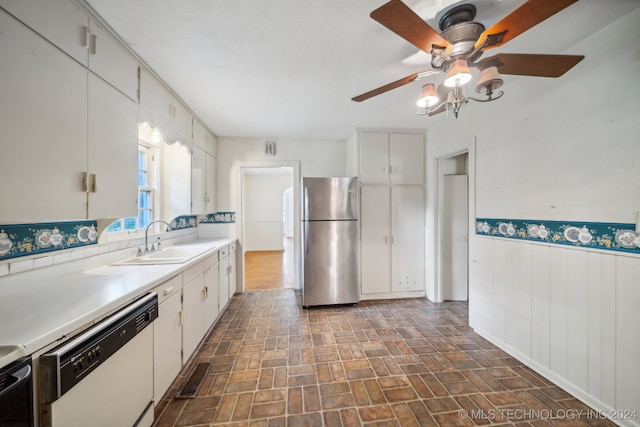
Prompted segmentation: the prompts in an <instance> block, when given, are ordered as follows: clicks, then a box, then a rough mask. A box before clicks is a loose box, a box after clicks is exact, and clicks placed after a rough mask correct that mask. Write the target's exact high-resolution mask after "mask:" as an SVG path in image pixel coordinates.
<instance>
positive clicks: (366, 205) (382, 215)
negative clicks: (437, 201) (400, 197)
mask: <svg viewBox="0 0 640 427" xmlns="http://www.w3.org/2000/svg"><path fill="white" fill-rule="evenodd" d="M389 202H390V199H389V187H364V186H363V187H361V188H360V203H361V210H360V233H361V247H360V250H361V265H360V271H361V275H360V277H361V282H362V293H363V294H375V293H387V292H390V291H391V282H390V280H391V270H390V268H391V266H390V263H389V256H390V254H391V253H390V248H391V245H390V243H391V235H390V229H389V224H390V217H389V215H390V209H389Z"/></svg>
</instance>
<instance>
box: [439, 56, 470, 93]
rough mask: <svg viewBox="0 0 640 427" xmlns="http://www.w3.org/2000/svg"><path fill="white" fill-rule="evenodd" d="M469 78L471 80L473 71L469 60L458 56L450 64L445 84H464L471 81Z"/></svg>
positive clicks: (450, 85)
mask: <svg viewBox="0 0 640 427" xmlns="http://www.w3.org/2000/svg"><path fill="white" fill-rule="evenodd" d="M469 80H471V71H470V70H469V65H468V64H467V60H466V59H464V58H458V59H456V60H455V61H453V62H452V63H451V65H449V69H448V70H447V77H446V79H445V81H444V85H445V86H447V87H455V86H462V85H465V84H467V83H469Z"/></svg>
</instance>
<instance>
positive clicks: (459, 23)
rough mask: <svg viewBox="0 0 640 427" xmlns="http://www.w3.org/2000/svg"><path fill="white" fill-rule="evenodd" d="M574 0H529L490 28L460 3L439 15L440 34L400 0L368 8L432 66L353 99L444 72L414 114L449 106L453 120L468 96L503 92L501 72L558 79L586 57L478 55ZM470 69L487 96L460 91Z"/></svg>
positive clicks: (491, 98) (471, 8) (425, 90)
mask: <svg viewBox="0 0 640 427" xmlns="http://www.w3.org/2000/svg"><path fill="white" fill-rule="evenodd" d="M576 1H578V0H528V1H527V2H525V3H524V4H523V5H522V6H520V7H518V8H517V9H515V10H514V11H513V12H511V13H510V14H509V15H507V16H506V17H504V18H502V19H501V20H500V21H498V22H496V23H495V24H493V25H492V26H491V27H490V28H488V29H485V27H484V25H482V24H481V23H479V22H474V19H475V16H476V7H475V6H474V5H473V4H458V5H457V6H454V7H452V8H451V9H449V10H447V11H445V12H444V13H443V14H442V16H441V17H440V21H439V23H438V25H439V27H440V31H441V32H438V31H436V30H435V29H434V28H432V27H431V26H430V25H429V24H428V23H426V22H425V21H424V20H422V18H420V17H419V16H418V15H417V14H416V13H415V12H413V11H412V10H411V9H410V8H409V7H408V6H407V5H405V4H404V3H403V2H402V1H401V0H391V1H389V2H388V3H386V4H384V5H382V6H381V7H379V8H378V9H376V10H374V11H373V12H371V15H370V16H371V18H373V19H374V20H376V21H378V22H379V23H380V24H382V25H384V26H385V27H387V28H388V29H390V30H391V31H393V32H394V33H396V34H398V35H399V36H400V37H402V38H403V39H405V40H407V41H408V42H409V43H411V44H413V45H414V46H416V47H417V48H419V49H421V50H422V51H424V52H426V53H428V54H430V55H431V69H430V70H425V71H421V72H419V73H414V74H411V75H410V76H407V77H404V78H402V79H400V80H396V81H395V82H392V83H389V84H386V85H384V86H382V87H379V88H377V89H374V90H371V91H369V92H366V93H363V94H362V95H358V96H356V97H354V98H352V100H353V101H356V102H361V101H364V100H366V99H369V98H372V97H374V96H377V95H380V94H382V93H384V92H387V91H390V90H392V89H395V88H398V87H401V86H404V85H406V84H408V83H411V82H413V81H416V80H419V79H421V78H423V77H426V76H429V75H431V74H436V73H440V72H444V73H446V77H445V80H444V82H443V83H442V84H440V85H439V86H438V88H437V89H436V87H435V85H434V84H433V83H429V84H426V85H424V86H423V87H422V89H421V91H420V95H419V96H418V101H417V105H418V114H426V115H429V116H432V115H434V114H438V113H440V112H442V111H445V110H453V112H454V114H455V117H456V118H457V117H458V112H459V111H460V108H461V107H462V106H463V105H465V104H467V103H468V102H469V101H470V100H473V101H479V102H489V101H494V100H496V99H498V98H500V97H501V96H502V95H503V92H502V91H500V92H498V93H497V94H496V93H495V92H494V90H495V89H497V88H499V87H500V86H502V83H503V80H502V78H501V77H500V74H511V75H519V76H537V77H560V76H562V75H563V74H564V73H566V72H567V71H569V70H570V69H571V68H572V67H574V66H575V65H576V64H577V63H578V62H580V61H581V60H582V59H583V58H584V56H581V55H540V54H522V53H498V54H496V55H494V56H490V57H487V58H482V59H481V56H482V54H483V53H484V52H485V51H486V50H488V49H492V48H495V47H499V46H502V45H504V44H505V43H507V42H508V41H510V40H512V39H514V38H515V37H517V36H519V35H520V34H522V33H524V32H525V31H527V30H529V29H530V28H532V27H533V26H535V25H537V24H538V23H540V22H542V21H544V20H545V19H547V18H549V17H551V16H553V15H555V14H556V13H558V12H560V11H561V10H563V9H565V8H567V7H569V6H570V5H572V4H573V3H575V2H576ZM469 67H474V68H477V69H478V70H480V75H479V77H478V82H477V84H476V92H477V93H483V94H484V95H486V98H484V99H480V98H473V97H470V96H465V95H464V94H463V91H462V87H463V86H464V85H465V84H466V83H468V82H469V81H470V80H471V78H472V75H471V72H470V70H469Z"/></svg>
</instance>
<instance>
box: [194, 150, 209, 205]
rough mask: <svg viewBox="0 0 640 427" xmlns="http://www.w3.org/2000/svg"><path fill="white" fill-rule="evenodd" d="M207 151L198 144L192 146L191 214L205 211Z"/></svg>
mask: <svg viewBox="0 0 640 427" xmlns="http://www.w3.org/2000/svg"><path fill="white" fill-rule="evenodd" d="M206 156H207V153H205V152H204V150H203V149H202V148H200V147H198V146H194V147H193V153H192V155H191V214H192V215H195V214H204V213H205V211H206V197H207V194H206V193H207V189H206V185H207V184H206V168H207V159H206Z"/></svg>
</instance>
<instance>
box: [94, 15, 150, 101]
mask: <svg viewBox="0 0 640 427" xmlns="http://www.w3.org/2000/svg"><path fill="white" fill-rule="evenodd" d="M88 52H89V69H90V70H91V71H92V72H94V73H96V74H97V75H98V76H100V77H101V78H103V79H104V80H106V81H107V82H109V84H111V85H112V86H114V87H116V88H117V89H118V90H120V91H121V92H122V93H124V94H125V95H126V96H128V97H129V98H131V99H132V100H136V101H137V99H138V63H137V62H136V61H135V59H134V58H133V57H132V56H131V55H130V54H129V52H127V51H126V50H125V49H124V48H123V47H122V46H121V45H120V44H119V43H118V42H117V41H116V40H114V39H113V38H112V37H111V35H110V34H109V33H107V32H106V31H105V30H104V29H103V28H101V27H100V25H98V24H97V23H96V22H94V21H90V22H89V48H88Z"/></svg>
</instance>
